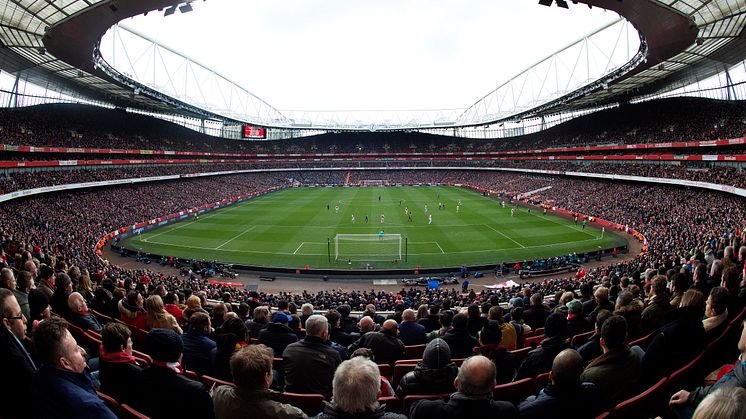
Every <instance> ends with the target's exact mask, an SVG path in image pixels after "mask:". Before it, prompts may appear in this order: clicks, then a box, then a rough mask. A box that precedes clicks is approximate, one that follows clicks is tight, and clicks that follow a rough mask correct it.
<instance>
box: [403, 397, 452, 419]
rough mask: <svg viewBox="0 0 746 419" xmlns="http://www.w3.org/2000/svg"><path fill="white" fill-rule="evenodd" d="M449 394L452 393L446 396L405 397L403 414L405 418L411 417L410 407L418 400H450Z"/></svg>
mask: <svg viewBox="0 0 746 419" xmlns="http://www.w3.org/2000/svg"><path fill="white" fill-rule="evenodd" d="M451 394H453V393H446V394H425V395H412V396H407V397H405V398H404V403H403V410H404V414H405V415H407V416H411V414H410V413H411V412H410V410H412V405H413V404H414V403H415V402H417V401H420V400H440V399H443V400H445V399H449V398H451Z"/></svg>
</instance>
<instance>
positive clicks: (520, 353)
mask: <svg viewBox="0 0 746 419" xmlns="http://www.w3.org/2000/svg"><path fill="white" fill-rule="evenodd" d="M532 349H533V348H532V347H530V346H528V347H524V348H521V349H516V350H515V351H510V353H511V354H513V356H514V357H515V362H516V365H520V364H521V362H522V361H523V360H524V359H525V358H526V357H527V356H528V353H529V352H531V350H532Z"/></svg>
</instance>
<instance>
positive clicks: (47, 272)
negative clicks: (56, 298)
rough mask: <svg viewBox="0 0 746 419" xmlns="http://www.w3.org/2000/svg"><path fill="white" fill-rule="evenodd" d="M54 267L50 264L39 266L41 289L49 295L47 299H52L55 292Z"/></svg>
mask: <svg viewBox="0 0 746 419" xmlns="http://www.w3.org/2000/svg"><path fill="white" fill-rule="evenodd" d="M54 282H55V278H54V269H52V268H50V267H49V266H48V265H45V264H42V265H40V266H39V291H41V292H42V293H44V295H45V296H46V297H47V301H51V300H52V294H54Z"/></svg>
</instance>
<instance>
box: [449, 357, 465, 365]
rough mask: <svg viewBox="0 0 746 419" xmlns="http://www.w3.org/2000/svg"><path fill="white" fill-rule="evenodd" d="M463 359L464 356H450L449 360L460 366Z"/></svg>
mask: <svg viewBox="0 0 746 419" xmlns="http://www.w3.org/2000/svg"><path fill="white" fill-rule="evenodd" d="M464 361H466V358H451V362H453V363H454V364H456V365H458V366H461V364H463V363H464Z"/></svg>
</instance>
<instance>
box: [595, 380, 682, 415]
mask: <svg viewBox="0 0 746 419" xmlns="http://www.w3.org/2000/svg"><path fill="white" fill-rule="evenodd" d="M665 385H666V378H665V377H664V378H661V379H660V380H659V381H658V382H657V383H655V384H653V386H652V387H650V388H649V389H647V390H645V391H644V392H642V393H641V394H638V395H637V396H635V397H632V398H631V399H628V400H625V401H623V402H621V403H619V404H618V405H616V407H615V408H614V409H613V410H612V411H611V412H609V415H608V416H607V418H608V419H616V418H619V419H622V418H641V417H646V418H649V417H655V416H657V415H659V414H661V413H662V412H663V411H664V410H665V409H666V406H667V405H668V398H666V394H665Z"/></svg>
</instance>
